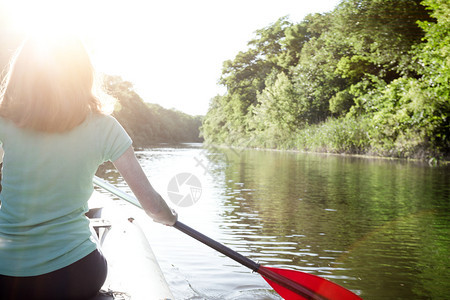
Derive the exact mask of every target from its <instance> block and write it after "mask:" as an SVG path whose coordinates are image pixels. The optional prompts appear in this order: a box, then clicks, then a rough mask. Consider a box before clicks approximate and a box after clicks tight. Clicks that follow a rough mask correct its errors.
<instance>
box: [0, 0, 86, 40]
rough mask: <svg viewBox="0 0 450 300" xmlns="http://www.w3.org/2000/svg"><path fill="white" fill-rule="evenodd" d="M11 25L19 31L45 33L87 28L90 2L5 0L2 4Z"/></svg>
mask: <svg viewBox="0 0 450 300" xmlns="http://www.w3.org/2000/svg"><path fill="white" fill-rule="evenodd" d="M3 4H4V6H5V9H6V10H7V12H8V18H9V19H10V26H12V28H13V29H14V31H16V32H18V33H19V34H25V35H28V36H29V35H33V36H35V35H37V36H45V35H47V34H50V33H51V34H54V33H63V32H70V33H76V34H83V33H84V32H85V31H86V30H87V26H88V24H87V22H86V21H87V20H88V19H89V18H88V12H89V9H88V8H89V5H88V4H89V2H88V1H85V0H82V1H58V0H41V1H33V0H8V1H5V2H4V3H3Z"/></svg>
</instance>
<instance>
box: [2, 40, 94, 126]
mask: <svg viewBox="0 0 450 300" xmlns="http://www.w3.org/2000/svg"><path fill="white" fill-rule="evenodd" d="M93 87H94V68H93V66H92V63H91V60H90V58H89V55H88V53H87V51H86V48H85V47H84V45H83V43H82V42H81V40H80V39H79V38H77V37H76V36H73V35H65V36H53V37H52V38H36V37H34V38H29V39H27V40H26V41H25V42H24V43H23V44H22V46H21V47H20V48H19V50H18V52H17V54H16V55H15V56H14V57H13V59H12V61H11V63H10V67H9V71H8V73H7V75H6V76H5V78H4V82H3V84H2V91H1V95H0V101H1V102H0V116H2V117H3V118H6V119H9V120H11V121H13V122H14V123H15V124H16V125H17V126H19V127H22V128H28V129H33V130H37V131H45V132H64V131H68V130H70V129H72V128H74V127H76V126H77V125H79V124H81V123H82V122H83V121H84V120H85V119H86V117H87V116H88V115H89V114H90V113H99V114H100V113H102V104H101V102H100V100H99V99H98V98H97V97H96V96H95V95H94V93H93Z"/></svg>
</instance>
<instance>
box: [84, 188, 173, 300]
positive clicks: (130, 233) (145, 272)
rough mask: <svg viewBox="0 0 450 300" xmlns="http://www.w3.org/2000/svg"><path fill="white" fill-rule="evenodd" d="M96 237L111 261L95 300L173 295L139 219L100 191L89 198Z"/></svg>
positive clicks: (133, 299)
mask: <svg viewBox="0 0 450 300" xmlns="http://www.w3.org/2000/svg"><path fill="white" fill-rule="evenodd" d="M86 215H87V216H88V218H89V219H90V222H91V229H92V231H93V237H94V238H95V239H96V241H97V243H98V245H99V249H100V251H101V252H102V253H103V255H104V256H105V258H106V260H107V261H108V275H107V278H106V281H105V284H104V285H103V287H102V290H101V291H100V292H99V294H98V295H97V296H96V297H95V298H93V299H92V300H118V299H121V300H122V299H131V300H140V299H142V300H144V299H145V300H152V299H155V300H160V299H174V298H173V295H172V293H171V291H170V289H169V286H168V284H167V281H166V279H165V277H164V274H163V272H162V270H161V268H160V266H159V264H158V261H157V259H156V257H155V255H154V253H153V251H152V248H151V246H150V244H149V242H148V240H147V238H146V236H145V234H144V232H143V230H142V228H141V226H140V225H139V223H138V221H136V220H135V219H134V218H133V216H130V215H129V214H127V210H126V209H123V208H122V207H120V206H119V205H117V204H116V203H114V201H113V200H111V199H109V198H108V197H107V196H106V195H104V194H101V193H99V192H97V191H95V192H94V194H93V196H92V197H91V199H90V200H89V212H88V213H87V214H86Z"/></svg>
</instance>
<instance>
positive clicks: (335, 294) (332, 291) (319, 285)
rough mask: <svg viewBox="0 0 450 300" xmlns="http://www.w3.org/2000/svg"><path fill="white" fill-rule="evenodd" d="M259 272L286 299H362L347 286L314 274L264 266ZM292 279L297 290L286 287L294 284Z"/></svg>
mask: <svg viewBox="0 0 450 300" xmlns="http://www.w3.org/2000/svg"><path fill="white" fill-rule="evenodd" d="M258 273H260V274H261V275H262V276H263V277H264V279H265V280H266V281H267V282H268V283H269V284H270V286H271V287H272V288H273V289H274V290H275V291H277V293H278V294H280V296H281V297H283V298H284V299H286V300H297V299H298V300H305V299H308V300H309V299H329V300H344V299H345V300H361V298H360V297H359V296H357V295H356V294H354V293H353V292H351V291H349V290H347V289H346V288H343V287H342V286H340V285H338V284H336V283H333V282H331V281H329V280H326V279H324V278H322V277H319V276H315V275H312V274H308V273H304V272H300V271H295V270H288V269H278V268H272V267H264V266H260V267H259V269H258ZM273 273H275V274H273ZM292 281H293V282H294V284H293V285H295V283H297V284H298V288H294V290H296V291H292V290H291V289H289V288H287V287H285V286H289V285H292Z"/></svg>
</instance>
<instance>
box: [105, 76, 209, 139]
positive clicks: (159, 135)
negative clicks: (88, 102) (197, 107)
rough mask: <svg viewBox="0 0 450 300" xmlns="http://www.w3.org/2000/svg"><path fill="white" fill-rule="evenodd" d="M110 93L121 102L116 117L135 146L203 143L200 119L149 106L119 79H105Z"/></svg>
mask: <svg viewBox="0 0 450 300" xmlns="http://www.w3.org/2000/svg"><path fill="white" fill-rule="evenodd" d="M105 87H106V89H107V92H108V94H110V95H112V96H114V98H116V99H117V102H116V105H115V108H114V112H113V115H114V116H115V117H116V118H117V120H118V121H119V122H120V123H121V124H122V126H123V127H124V128H125V130H126V131H127V132H128V134H129V135H130V136H131V138H132V139H133V142H134V145H135V146H140V147H143V146H148V145H151V144H154V143H161V142H164V143H181V142H201V141H202V139H201V138H200V131H199V128H200V125H201V123H202V120H201V117H200V116H196V117H193V116H190V115H188V114H185V113H183V112H180V111H176V110H173V109H166V108H163V107H161V106H160V105H157V104H151V103H145V102H144V101H143V100H142V98H141V97H140V96H139V95H138V94H137V93H136V92H135V91H134V89H133V85H132V84H131V83H130V82H128V81H124V80H122V79H121V78H120V77H118V76H108V75H106V76H105Z"/></svg>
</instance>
